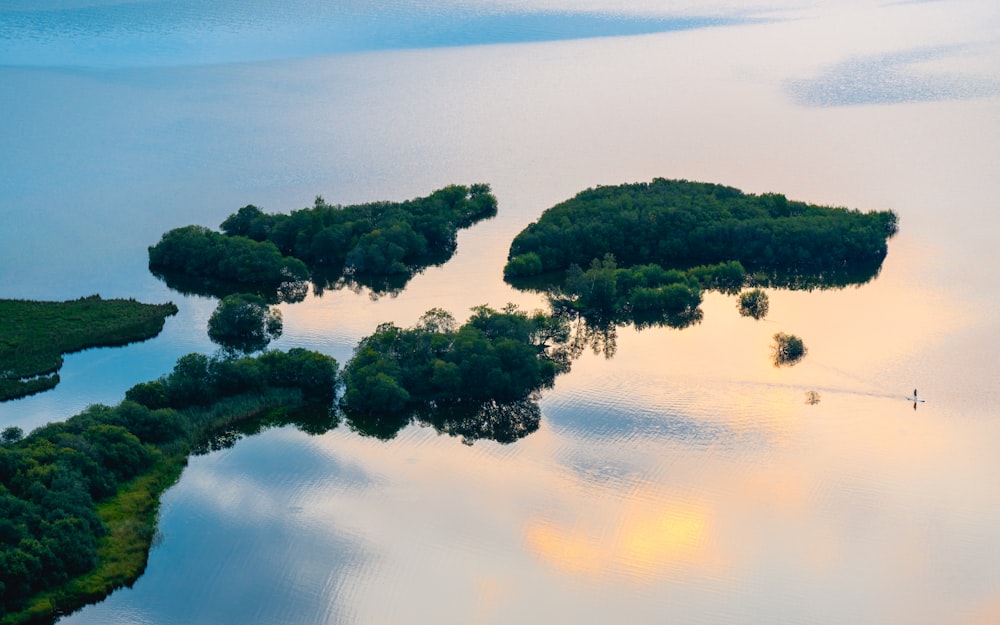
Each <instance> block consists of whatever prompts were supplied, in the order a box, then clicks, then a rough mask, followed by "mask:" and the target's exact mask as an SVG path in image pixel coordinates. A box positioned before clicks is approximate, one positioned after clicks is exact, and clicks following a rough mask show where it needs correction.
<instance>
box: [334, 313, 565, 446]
mask: <svg viewBox="0 0 1000 625" xmlns="http://www.w3.org/2000/svg"><path fill="white" fill-rule="evenodd" d="M472 311H473V314H472V316H471V317H470V319H469V320H468V321H467V322H466V323H465V324H463V325H462V326H461V327H459V326H458V324H457V323H456V321H455V319H454V317H452V316H451V314H450V313H448V312H446V311H444V310H441V309H437V308H435V309H432V310H429V311H427V313H425V314H424V315H423V317H421V319H420V321H419V322H418V323H417V325H416V326H414V327H412V328H406V329H404V328H399V327H397V326H395V325H393V324H391V323H385V324H382V325H380V326H379V327H378V328H377V329H376V330H375V332H374V333H373V334H372V335H370V336H368V337H365V338H364V339H362V340H361V342H360V343H359V344H358V346H357V348H356V349H355V352H354V357H353V358H352V359H351V360H350V362H349V363H348V364H347V366H346V367H345V368H344V384H345V391H344V396H343V398H342V400H341V405H342V408H343V410H344V413H345V415H346V419H347V422H348V424H349V425H350V426H351V427H352V428H353V429H354V430H355V431H357V432H359V433H361V434H363V435H370V436H376V437H379V438H392V437H393V436H395V434H396V432H398V431H399V430H400V429H402V428H403V427H404V426H406V425H407V424H409V423H410V422H412V421H413V420H414V419H416V420H417V421H420V422H423V423H426V424H430V425H434V426H435V427H436V428H437V429H438V430H439V431H447V432H449V433H453V434H461V435H462V436H463V437H464V438H465V440H466V441H467V442H469V441H472V440H475V439H476V438H484V437H486V438H492V439H493V440H497V441H498V442H511V441H513V440H517V439H518V438H520V437H522V436H524V435H526V434H528V433H530V432H532V431H534V429H536V428H537V427H538V420H539V418H540V413H539V411H538V409H537V406H536V405H535V404H534V403H533V401H532V396H533V394H534V393H535V392H537V391H538V390H540V389H542V388H547V387H550V386H551V385H552V384H553V382H554V380H555V377H556V375H557V374H559V373H562V372H564V371H567V370H568V369H569V357H568V356H567V354H566V352H565V350H564V348H563V347H562V346H563V345H565V343H566V342H567V338H568V332H569V329H568V325H567V324H566V323H565V320H563V319H561V318H559V317H552V316H549V315H546V314H544V313H542V312H540V311H539V312H535V313H532V314H529V313H526V312H524V311H521V310H519V309H518V308H517V307H516V306H513V305H508V306H506V307H504V308H503V309H502V310H494V309H492V308H490V307H488V306H477V307H475V308H473V309H472Z"/></svg>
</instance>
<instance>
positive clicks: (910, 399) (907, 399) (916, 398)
mask: <svg viewBox="0 0 1000 625" xmlns="http://www.w3.org/2000/svg"><path fill="white" fill-rule="evenodd" d="M906 401H918V402H920V403H921V404H922V403H924V402H926V401H927V400H926V399H920V398H919V397H907V398H906Z"/></svg>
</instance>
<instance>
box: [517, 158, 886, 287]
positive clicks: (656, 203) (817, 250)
mask: <svg viewBox="0 0 1000 625" xmlns="http://www.w3.org/2000/svg"><path fill="white" fill-rule="evenodd" d="M896 228H897V216H896V214H895V213H893V212H892V211H880V212H874V211H873V212H868V213H862V212H860V211H857V210H848V209H844V208H830V207H824V206H816V205H812V204H806V203H804V202H796V201H791V200H788V199H787V198H785V196H783V195H780V194H774V193H768V194H763V195H752V194H745V193H743V192H742V191H740V190H739V189H734V188H732V187H726V186H722V185H716V184H709V183H700V182H689V181H686V180H666V179H663V178H657V179H654V180H653V181H652V182H649V183H636V184H623V185H618V186H605V187H597V188H594V189H588V190H586V191H583V192H581V193H579V194H578V195H577V196H576V197H574V198H572V199H570V200H567V201H565V202H562V203H560V204H557V205H556V206H553V207H552V208H549V209H548V210H546V211H545V212H544V213H543V214H542V216H541V217H540V218H539V219H538V221H536V222H535V223H533V224H531V225H529V226H528V227H527V228H525V229H524V230H523V231H522V232H521V233H519V234H518V235H517V237H516V238H515V239H514V241H513V243H512V244H511V248H510V254H509V262H508V263H507V266H506V268H505V275H506V276H507V277H508V278H518V277H522V276H530V275H538V274H541V273H544V272H563V271H566V270H567V269H569V267H570V266H571V265H573V264H576V265H579V266H581V267H586V266H588V265H589V264H590V262H591V261H592V260H593V259H595V258H598V259H600V258H603V257H604V255H605V254H613V255H614V257H615V258H616V260H617V262H618V264H619V265H620V266H623V267H631V266H634V265H647V264H656V265H661V266H663V267H672V268H686V267H692V266H696V265H711V264H716V263H720V262H726V261H738V262H740V263H741V264H742V265H743V266H744V267H745V268H746V269H747V270H748V271H751V272H757V271H762V272H764V274H763V275H769V274H771V273H772V272H776V271H777V270H782V271H784V272H790V273H791V274H797V273H803V272H804V273H807V274H821V273H824V272H843V271H844V270H845V269H850V268H853V267H862V268H870V267H872V266H873V264H874V266H875V267H876V268H877V267H878V265H879V264H880V263H881V261H882V259H884V258H885V255H886V251H887V244H886V241H887V239H888V238H889V237H890V236H892V235H893V234H894V233H895V232H896ZM774 275H777V274H776V273H775V274H774Z"/></svg>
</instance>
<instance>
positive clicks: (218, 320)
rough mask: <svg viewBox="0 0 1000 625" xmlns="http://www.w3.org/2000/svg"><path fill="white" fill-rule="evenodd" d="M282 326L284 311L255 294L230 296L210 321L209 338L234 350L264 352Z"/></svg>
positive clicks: (277, 335)
mask: <svg viewBox="0 0 1000 625" xmlns="http://www.w3.org/2000/svg"><path fill="white" fill-rule="evenodd" d="M282 329H283V325H282V320H281V311H280V310H278V309H277V308H272V307H269V306H268V305H267V302H266V301H265V300H264V298H262V297H260V296H259V295H254V294H252V293H235V294H233V295H228V296H226V297H225V298H224V299H223V300H222V301H221V302H219V305H218V306H217V307H216V308H215V312H213V313H212V316H211V317H210V318H209V320H208V338H210V339H211V340H212V342H213V343H216V344H218V345H220V346H222V348H223V349H225V350H226V351H229V352H232V353H244V354H250V353H253V352H257V351H262V350H264V349H265V348H266V347H267V345H268V343H270V342H271V340H272V339H276V338H278V337H279V336H281V332H282Z"/></svg>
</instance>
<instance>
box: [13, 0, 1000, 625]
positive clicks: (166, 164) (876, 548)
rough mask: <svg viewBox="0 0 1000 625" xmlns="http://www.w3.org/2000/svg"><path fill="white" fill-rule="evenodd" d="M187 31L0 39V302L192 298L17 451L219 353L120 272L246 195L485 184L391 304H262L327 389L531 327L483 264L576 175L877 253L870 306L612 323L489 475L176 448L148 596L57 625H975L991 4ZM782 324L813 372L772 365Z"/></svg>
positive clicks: (444, 15) (268, 198) (987, 399)
mask: <svg viewBox="0 0 1000 625" xmlns="http://www.w3.org/2000/svg"><path fill="white" fill-rule="evenodd" d="M202 4H203V3H200V2H184V1H175V2H166V1H145V2H139V1H137V2H113V1H111V0H47V1H43V2H39V1H37V0H32V1H30V2H29V1H27V0H13V1H8V2H6V3H4V6H3V7H2V8H0V137H2V138H3V141H2V146H3V148H2V149H0V297H18V298H32V299H70V298H76V297H80V296H84V295H89V294H91V293H100V294H101V295H102V296H104V297H135V298H137V299H140V300H143V301H149V302H159V301H167V300H172V301H174V302H175V303H176V304H178V306H179V307H180V314H179V315H177V316H176V317H173V318H171V319H169V320H168V321H167V324H166V327H165V329H164V332H163V333H162V334H161V335H160V336H159V337H157V338H156V339H153V340H151V341H148V342H145V343H141V344H136V345H132V346H128V347H125V348H114V349H97V350H90V351H87V352H84V353H80V354H75V355H71V356H68V357H67V358H66V363H65V366H64V367H63V369H62V371H61V377H62V382H61V383H60V385H59V386H58V387H57V389H56V390H54V391H52V392H49V393H45V394H42V395H37V396H35V397H30V398H26V399H22V400H18V401H13V402H8V403H5V404H2V405H0V425H2V426H4V427H6V426H7V425H19V426H21V427H22V428H24V429H26V430H27V429H30V428H32V427H35V426H37V425H40V424H42V423H45V422H48V421H53V420H62V419H65V418H66V417H68V416H70V415H72V414H75V413H76V412H78V411H80V410H81V409H82V408H84V407H85V406H87V405H88V404H91V403H95V402H101V403H110V404H113V403H117V402H118V401H120V400H121V398H122V396H123V394H124V392H125V390H126V389H127V388H129V387H130V386H132V385H133V384H135V383H137V382H140V381H144V380H149V379H153V378H156V377H158V376H159V375H162V374H164V373H166V372H168V371H169V370H170V368H171V367H172V365H173V362H174V361H175V360H176V359H177V358H178V357H179V356H181V355H183V354H185V353H188V352H191V351H202V352H205V353H209V352H212V351H213V346H212V344H211V343H210V342H209V341H208V339H207V337H206V335H205V331H206V328H205V322H206V320H207V318H208V316H209V315H210V314H211V312H212V310H213V308H214V306H215V301H214V300H211V299H208V298H201V297H194V296H191V297H186V296H182V295H180V294H178V293H176V292H172V291H170V290H169V289H167V288H166V287H165V286H164V285H163V284H162V283H161V282H159V281H158V280H156V279H155V278H154V277H153V276H151V275H150V274H149V272H148V271H147V269H146V260H147V257H146V248H147V246H148V245H151V244H153V243H155V242H156V241H158V240H159V237H160V235H161V234H162V233H163V232H165V231H166V230H169V229H171V228H174V227H177V226H181V225H186V224H190V223H198V224H204V225H207V226H212V227H215V226H217V225H218V224H219V223H220V222H221V221H222V220H223V219H224V218H225V217H226V216H227V215H228V214H230V213H231V212H233V211H234V210H236V209H237V208H239V207H240V206H243V205H245V204H248V203H253V204H256V205H258V206H262V207H263V208H264V209H265V210H269V211H288V210H292V209H296V208H301V207H304V206H308V205H311V204H312V201H313V198H314V196H315V195H317V194H321V195H323V196H324V197H325V198H326V200H327V201H329V202H332V203H344V204H349V203H354V202H363V201H368V200H378V199H405V198H410V197H415V196H419V195H424V194H426V193H428V192H430V191H432V190H434V189H436V188H439V187H441V186H444V185H446V184H450V183H462V184H468V183H472V182H480V181H481V182H488V183H490V184H491V185H492V188H493V190H494V192H495V194H496V196H497V198H498V201H499V214H498V216H497V217H496V218H494V219H492V220H490V221H488V222H485V223H481V224H479V225H476V226H474V227H473V228H471V229H469V230H467V231H463V232H462V233H461V235H460V237H459V246H458V253H457V254H456V255H455V257H454V258H453V259H452V260H451V261H449V262H448V263H447V264H445V265H443V266H440V267H433V268H430V269H428V270H426V271H425V272H423V273H422V274H420V275H419V276H417V277H416V278H415V279H413V280H412V281H411V282H410V284H409V286H408V287H407V288H406V290H405V291H404V292H402V293H401V294H400V295H398V296H397V297H382V298H372V297H370V296H369V294H368V293H365V292H363V293H353V292H351V291H334V292H326V293H324V294H323V295H322V296H310V297H308V298H307V299H306V300H305V301H303V302H301V303H297V304H290V305H283V306H282V312H283V315H284V319H285V335H284V336H283V337H282V338H281V339H280V340H279V341H277V342H276V343H275V344H274V346H275V347H278V348H289V347H293V346H305V347H310V348H313V349H318V350H320V351H323V352H325V353H328V354H331V355H333V356H335V357H336V358H337V359H338V360H339V361H340V362H341V363H342V364H343V363H344V362H345V361H346V360H347V359H348V358H349V357H350V355H351V350H352V348H353V346H354V345H355V344H356V343H357V341H358V340H359V339H360V338H362V337H363V336H365V335H367V334H369V333H371V332H372V331H373V329H374V328H375V326H376V325H377V324H378V323H380V322H383V321H393V322H395V323H396V324H398V325H403V326H406V325H410V324H412V323H414V322H415V321H416V320H417V318H418V317H419V316H420V315H421V314H422V313H423V312H424V311H426V310H427V309H429V308H432V307H442V308H445V309H448V310H450V311H452V312H453V313H454V314H455V315H456V316H457V317H458V318H460V319H464V317H465V316H466V315H467V314H468V309H469V308H470V307H472V306H475V305H478V304H484V303H486V304H490V305H492V306H495V307H498V306H502V305H503V304H504V303H506V302H515V303H518V304H520V305H521V306H522V307H526V308H535V307H542V306H543V305H544V302H543V301H542V300H541V299H540V298H539V297H538V296H537V295H534V294H530V293H521V292H517V291H515V290H513V289H511V288H510V287H508V286H507V285H505V284H504V283H503V281H502V276H501V269H502V267H503V264H504V261H505V257H506V252H507V248H508V245H509V242H510V240H511V239H512V238H513V236H514V235H515V234H516V233H517V232H518V231H520V230H521V229H522V228H523V227H524V226H525V225H527V224H528V223H530V222H531V221H533V220H535V219H536V218H537V217H538V216H539V215H540V214H541V212H542V211H543V210H544V209H545V208H547V207H549V206H551V205H553V204H555V203H556V202H559V201H561V200H563V199H566V198H568V197H571V196H572V195H574V194H575V193H577V192H578V191H580V190H582V189H585V188H587V187H590V186H594V185H598V184H618V183H622V182H632V181H644V180H649V179H651V178H653V177H657V176H662V177H668V178H688V179H693V180H704V181H711V182H720V183H724V184H729V185H732V186H736V187H738V188H741V189H743V190H744V191H748V192H756V193H761V192H768V191H776V192H781V193H785V194H786V195H788V196H789V197H791V198H794V199H800V200H805V201H809V202H815V203H821V204H833V205H842V206H848V207H854V208H861V209H865V210H868V209H887V208H891V209H893V210H895V211H896V212H898V213H899V215H900V225H901V229H900V233H899V234H898V235H897V236H896V237H895V238H894V239H892V240H891V241H890V244H889V255H888V257H887V259H886V262H885V264H884V266H883V268H882V271H881V274H880V275H879V276H878V278H877V279H876V280H874V281H873V282H871V283H869V284H866V285H863V286H861V287H858V288H854V287H852V288H847V289H844V290H836V291H823V292H813V293H805V292H788V291H771V292H770V293H769V294H770V299H771V307H770V308H771V312H770V315H769V316H768V318H767V319H766V320H765V321H761V322H755V321H752V320H749V319H746V318H742V317H740V316H739V314H738V313H737V310H736V306H735V300H734V299H733V298H731V297H726V296H722V295H718V294H709V295H708V296H707V297H706V299H705V303H704V305H703V310H704V320H703V321H702V322H701V323H700V324H698V325H695V326H693V327H690V328H687V329H684V330H675V329H666V328H663V329H649V330H643V331H641V332H636V331H635V330H633V329H629V328H619V330H618V336H617V346H616V347H617V349H616V352H615V354H614V356H613V357H612V358H605V357H604V356H603V355H597V354H593V353H591V352H589V351H588V352H586V353H585V354H584V355H583V356H582V357H581V358H580V359H579V360H577V361H576V362H574V364H573V369H572V371H571V373H569V374H567V375H563V376H561V377H560V378H558V380H557V382H556V385H555V388H553V389H551V390H549V391H546V392H545V393H544V394H543V395H542V397H541V400H540V404H541V412H542V420H541V425H540V427H539V429H538V431H536V432H534V433H532V434H530V435H529V436H527V437H525V438H524V439H522V440H520V441H518V442H516V443H513V444H509V445H500V444H497V443H494V442H491V441H477V442H475V444H473V445H472V446H469V445H464V444H462V441H461V439H460V438H454V437H449V436H446V435H439V434H437V433H436V432H435V431H434V430H433V429H431V428H426V427H419V426H412V427H410V428H407V429H405V430H403V431H402V432H400V433H399V435H398V436H396V438H394V439H393V440H390V441H379V440H375V439H371V438H365V437H361V436H359V435H358V434H356V433H354V432H352V431H351V430H350V429H349V428H347V427H345V426H341V427H339V428H337V429H334V430H332V431H330V432H328V433H326V434H323V435H312V436H311V435H308V434H305V433H303V432H300V431H299V430H297V429H295V428H292V427H286V428H277V429H272V430H268V431H266V432H264V433H262V434H260V435H257V436H253V437H250V438H246V439H243V440H241V441H240V442H238V443H237V444H236V445H235V446H234V447H232V448H230V449H226V450H224V451H218V452H214V453H211V454H208V455H203V456H197V457H194V458H192V460H191V462H190V465H189V466H188V468H187V469H186V470H185V472H184V474H183V476H182V478H181V480H180V481H179V483H178V484H177V485H176V486H174V487H173V488H172V489H170V490H169V491H168V492H167V493H166V494H165V496H164V499H163V507H162V514H161V519H160V531H161V534H162V536H161V540H160V541H159V542H158V544H157V545H156V547H154V549H153V550H152V552H151V554H150V559H149V566H148V569H147V571H146V573H145V575H143V576H142V577H141V578H140V579H139V580H138V581H137V582H136V583H135V584H134V586H133V587H132V588H129V589H122V590H120V591H118V592H116V593H114V594H113V595H111V596H110V597H109V598H108V599H107V600H105V601H104V602H102V603H100V604H98V605H94V606H90V607H88V608H85V609H84V610H82V611H80V612H78V613H76V614H73V615H71V616H68V617H65V618H64V619H62V620H61V621H60V623H66V624H72V625H82V624H92V623H93V624H102V625H139V624H142V625H147V624H148V625H174V624H176V625H201V624H204V625H209V624H218V623H234V624H235V623H239V624H241V625H248V624H251V625H252V624H260V625H265V624H266V625H274V624H282V623H287V624H320V623H322V624H327V623H330V624H333V623H336V624H359V625H367V624H422V623H441V624H450V623H454V624H473V623H574V624H575V623H595V624H597V623H600V624H605V623H692V624H696V623H704V624H727V625H728V624H769V625H770V624H778V623H788V624H801V623H812V624H830V625H833V624H842V623H852V624H856V625H865V624H871V625H875V624H897V623H898V624H906V625H911V624H928V625H929V624H934V625H938V624H942V623H954V624H960V625H987V624H992V623H997V622H1000V529H998V528H1000V490H998V489H997V487H996V484H997V483H998V481H1000V454H998V453H997V449H998V448H1000V420H998V419H997V414H998V411H997V409H996V407H995V402H994V398H993V395H994V394H995V391H994V387H995V385H996V383H997V375H998V373H1000V355H998V354H1000V323H998V320H997V319H998V318H997V311H998V310H1000V270H998V267H1000V263H998V260H1000V258H998V256H1000V255H998V252H997V248H996V241H997V238H998V235H1000V218H998V217H997V211H996V198H997V197H1000V175H998V171H1000V8H998V6H997V4H996V3H995V2H991V1H988V0H940V1H930V2H926V1H911V2H908V1H899V2H874V1H868V0H857V1H852V2H832V1H829V2H820V1H818V0H817V1H809V0H801V1H795V0H777V2H769V3H766V4H765V3H761V4H759V5H748V4H744V3H740V4H737V3H729V2H726V1H725V0H712V1H710V2H708V3H703V2H698V3H696V2H671V1H666V0H664V1H655V0H646V1H645V2H641V3H636V4H635V6H634V7H633V9H632V13H628V14H626V13H622V12H620V11H616V9H615V7H614V4H615V3H611V2H610V1H607V0H590V1H589V2H586V3H581V2H568V1H567V0H510V1H509V2H505V3H501V2H490V3H478V2H477V3H473V2H460V1H458V0H455V1H453V2H449V1H446V0H436V1H433V2H427V3H422V4H419V5H418V4H415V3H408V2H403V1H399V2H389V3H369V2H364V1H362V0H355V1H354V2H344V3H340V4H339V5H338V6H336V7H330V6H327V3H323V2H318V1H310V0H294V1H292V2H285V3H278V4H276V3H270V2H258V1H251V2H232V1H220V2H214V3H211V6H210V7H209V6H202ZM778 331H783V332H791V333H794V334H797V335H799V336H801V337H802V338H803V339H804V341H805V343H806V345H807V347H808V349H809V353H808V355H807V356H806V358H805V359H804V360H803V361H802V362H801V363H800V364H798V365H796V366H794V367H790V368H781V369H776V368H774V367H773V366H772V365H771V363H770V360H769V357H768V355H769V354H768V345H769V343H770V337H771V335H773V334H774V333H775V332H778ZM914 387H917V388H918V389H919V392H920V395H921V396H922V397H926V398H927V403H924V404H921V405H919V406H918V407H916V409H915V408H914V406H913V405H912V404H911V403H909V402H907V401H906V400H905V399H904V398H905V396H906V395H908V394H910V392H911V391H912V389H913V388H914ZM809 391H815V392H817V393H818V394H819V397H820V401H819V403H816V404H812V405H810V404H808V403H806V401H805V398H806V393H807V392H809Z"/></svg>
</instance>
